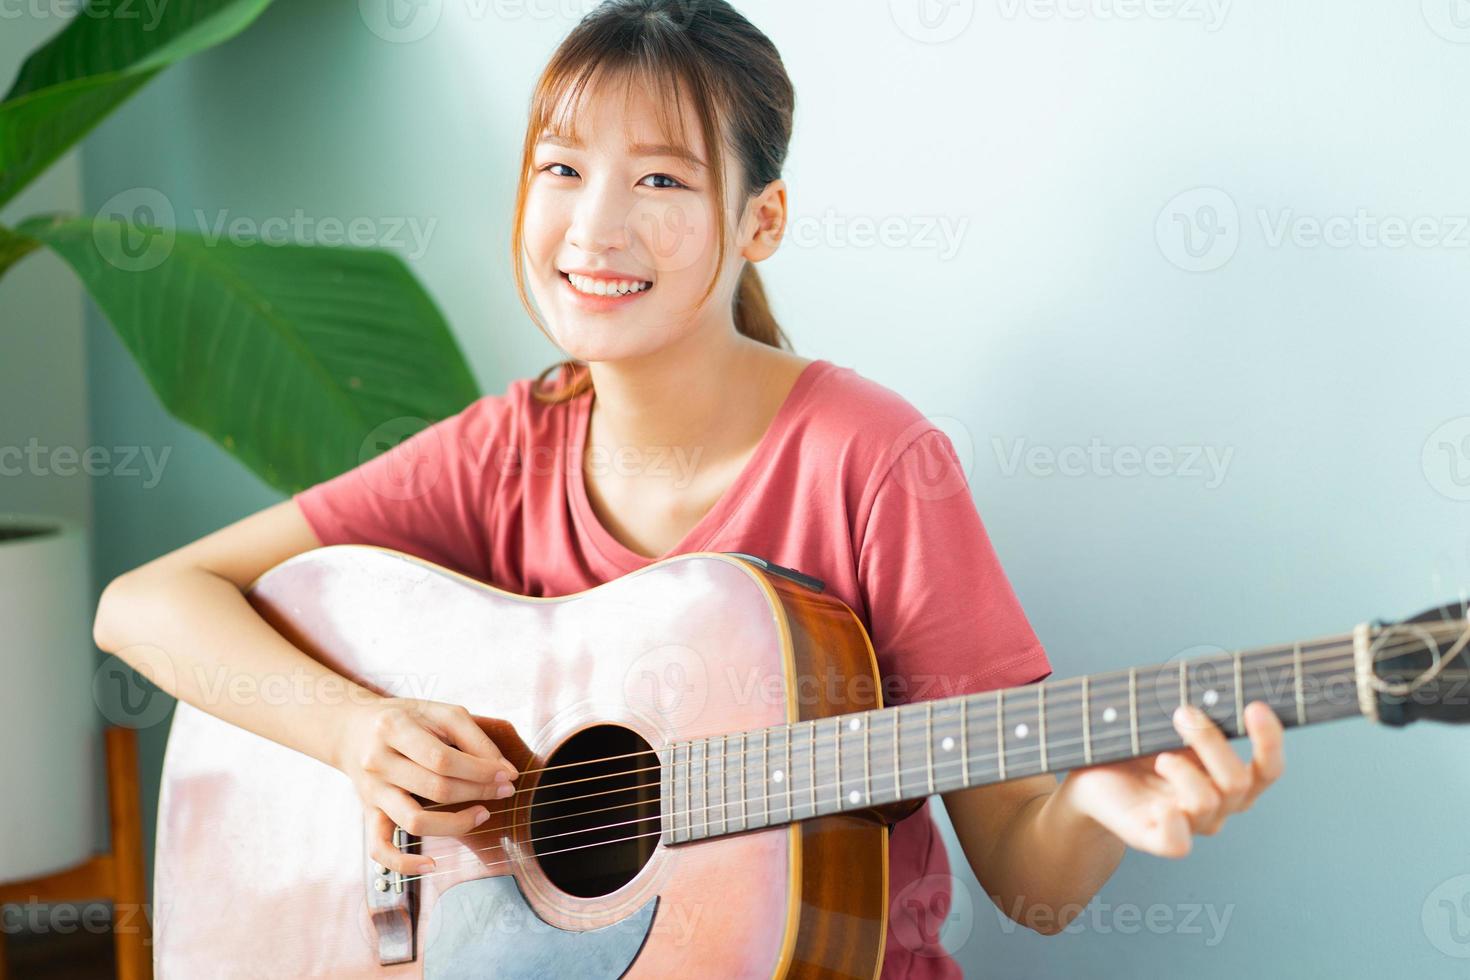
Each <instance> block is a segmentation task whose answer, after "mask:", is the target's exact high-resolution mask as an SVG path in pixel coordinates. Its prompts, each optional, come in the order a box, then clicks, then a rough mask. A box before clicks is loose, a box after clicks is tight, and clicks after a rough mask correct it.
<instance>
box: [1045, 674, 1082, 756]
mask: <svg viewBox="0 0 1470 980" xmlns="http://www.w3.org/2000/svg"><path fill="white" fill-rule="evenodd" d="M1044 684H1045V687H1044V688H1043V687H1042V684H1041V683H1038V684H1037V688H1038V690H1037V698H1038V699H1039V701H1040V705H1041V707H1040V716H1041V717H1040V718H1039V720H1038V724H1039V725H1040V727H1041V735H1040V740H1041V745H1042V748H1043V749H1044V750H1045V753H1046V754H1045V757H1044V762H1043V764H1044V765H1045V766H1046V769H1045V770H1043V771H1045V772H1055V771H1057V770H1060V769H1073V768H1076V767H1077V766H1085V765H1087V764H1088V761H1087V760H1088V757H1089V753H1090V744H1089V738H1090V736H1089V735H1088V733H1087V727H1088V725H1087V685H1086V683H1085V678H1074V679H1071V680H1064V681H1050V680H1049V681H1045V682H1044Z"/></svg>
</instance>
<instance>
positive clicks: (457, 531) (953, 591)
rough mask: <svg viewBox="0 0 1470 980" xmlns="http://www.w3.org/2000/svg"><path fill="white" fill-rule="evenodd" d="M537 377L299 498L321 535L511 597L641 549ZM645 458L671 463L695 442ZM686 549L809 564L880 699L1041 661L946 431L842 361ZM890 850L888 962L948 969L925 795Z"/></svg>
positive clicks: (813, 367) (896, 968)
mask: <svg viewBox="0 0 1470 980" xmlns="http://www.w3.org/2000/svg"><path fill="white" fill-rule="evenodd" d="M533 383H534V379H532V378H522V379H519V380H516V381H513V382H511V383H510V385H509V386H508V387H507V390H506V392H505V393H504V394H500V395H485V396H482V397H481V398H479V399H477V400H476V401H474V402H472V403H471V404H470V405H469V406H467V407H466V408H464V409H463V410H462V411H460V412H459V413H458V414H456V415H453V416H450V417H449V418H446V419H444V420H442V421H440V422H438V423H436V424H434V425H432V426H429V427H428V428H426V429H424V430H423V431H421V432H418V433H416V434H415V435H413V436H412V437H410V438H408V439H405V440H404V441H403V442H401V443H399V444H398V445H397V446H395V447H394V448H392V449H390V450H388V451H387V452H384V453H382V454H380V455H378V456H375V457H373V458H372V459H370V460H368V461H367V462H365V463H363V464H362V465H360V466H358V467H356V468H355V469H352V470H349V471H347V472H346V473H343V474H341V475H339V476H337V477H335V478H333V479H330V480H326V481H324V482H322V483H319V484H317V485H316V486H313V487H310V488H308V489H306V490H304V491H302V492H300V493H298V494H296V495H295V500H296V502H297V504H298V505H299V506H300V508H301V510H302V513H303V514H305V516H306V519H307V521H308V522H309V523H310V524H311V526H312V528H313V529H314V530H315V531H316V533H317V536H318V537H320V538H321V540H322V543H323V544H327V545H331V544H341V543H360V544H372V545H378V546H381V547H385V548H392V549H394V550H397V551H402V552H405V553H407V554H410V555H415V556H417V557H420V558H423V559H425V560H427V561H432V562H434V563H436V564H439V565H444V566H446V567H449V568H452V569H454V570H455V571H458V572H461V573H462V574H465V575H469V576H471V577H473V578H476V579H479V580H481V581H483V582H487V583H489V584H492V585H494V586H496V587H498V588H501V589H504V590H506V591H510V592H515V593H518V594H521V595H530V596H542V597H544V596H560V595H568V594H571V593H574V592H582V591H585V590H587V589H591V588H593V587H595V586H597V585H599V584H601V583H603V582H607V581H609V580H611V579H614V578H618V577H620V576H623V575H626V574H628V573H629V572H632V571H635V570H637V569H639V568H642V567H644V566H646V565H649V564H651V563H652V562H653V561H655V559H650V558H646V557H644V556H642V555H639V554H638V553H636V552H634V551H632V550H630V549H629V548H627V547H625V546H624V545H622V544H621V543H620V542H619V541H618V540H617V539H616V538H614V537H613V536H612V534H610V533H609V532H608V531H607V529H606V528H604V527H603V525H602V523H601V522H600V521H599V520H598V518H597V516H596V514H595V513H594V511H593V510H592V507H591V505H590V503H589V501H588V498H587V492H586V486H585V484H584V483H583V479H582V467H581V465H580V461H581V460H582V458H583V453H582V449H583V446H584V444H585V439H586V435H587V423H588V418H589V414H590V409H591V405H592V399H593V398H594V397H595V394H594V393H591V392H588V393H584V394H583V395H580V396H578V397H577V398H575V399H572V400H571V401H569V402H566V403H563V404H561V405H556V406H548V405H543V404H541V403H540V402H537V401H536V400H534V399H533V398H532V397H531V385H532V384H533ZM604 462H606V463H608V464H611V465H616V464H617V461H616V459H612V460H607V461H604ZM637 462H638V465H650V466H657V465H665V466H667V467H668V468H669V472H670V474H671V475H672V476H675V477H677V475H678V474H679V473H680V472H687V470H680V469H679V467H680V466H685V467H687V466H689V465H691V464H692V463H693V462H697V460H689V459H687V458H681V457H678V456H675V455H673V454H670V455H669V456H668V458H666V459H664V460H662V461H660V460H657V459H655V458H653V457H651V456H647V455H645V456H643V457H641V458H640V459H639V460H638V461H637ZM694 551H739V552H745V553H748V554H754V555H757V556H759V557H762V558H766V559H769V560H771V561H773V562H775V563H776V564H778V565H784V566H786V567H788V568H795V569H797V570H799V571H802V572H805V573H806V574H808V575H813V576H815V577H816V578H819V579H821V580H822V581H823V582H824V583H826V589H825V591H826V593H827V594H828V595H831V596H834V597H836V598H838V599H840V600H842V601H843V602H844V603H846V604H847V605H848V606H850V607H851V608H852V610H853V611H854V612H855V613H857V615H858V618H859V619H860V620H861V621H862V623H863V626H864V628H865V629H867V631H868V635H869V636H870V637H871V639H872V641H873V649H874V651H875V652H876V654H877V658H878V665H879V672H880V675H881V676H882V677H883V681H884V699H885V703H889V704H896V703H900V702H905V701H921V700H926V699H930V698H939V697H948V696H952V695H956V694H966V693H973V692H977V691H986V690H992V689H995V688H999V687H1010V686H1015V685H1019V684H1027V683H1031V682H1033V681H1038V680H1041V679H1042V678H1044V677H1046V676H1048V675H1049V674H1050V673H1051V664H1050V662H1049V661H1048V659H1047V656H1046V652H1045V650H1044V649H1043V648H1042V646H1041V643H1040V641H1039V640H1038V639H1037V637H1036V634H1035V633H1034V632H1033V631H1032V628H1031V624H1030V623H1029V622H1028V621H1027V619H1026V615H1025V613H1024V612H1023V611H1022V609H1021V606H1020V604H1019V603H1018V602H1017V600H1016V596H1015V593H1014V591H1013V590H1012V588H1011V585H1010V583H1009V581H1008V580H1007V579H1006V576H1005V573H1004V572H1003V571H1002V569H1001V565H1000V562H999V561H998V559H997V558H996V555H995V552H994V550H993V549H992V547H991V544H990V539H989V537H988V536H987V534H986V532H985V529H984V527H983V526H982V525H981V522H980V515H979V513H978V512H977V511H976V509H975V504H974V501H973V500H972V499H971V497H970V493H969V486H968V483H967V479H966V476H965V473H964V470H963V468H962V466H961V464H960V462H959V458H958V456H957V455H956V453H955V451H954V447H953V445H952V443H951V442H950V439H949V437H948V436H947V435H946V434H945V433H944V432H943V431H942V430H941V429H939V428H937V427H936V426H934V425H933V424H932V423H931V422H930V421H929V420H928V419H927V418H926V417H925V416H924V415H923V414H922V413H920V412H919V411H918V410H917V409H916V408H914V407H913V406H912V405H910V404H909V403H908V401H906V400H905V399H904V398H902V397H901V396H899V395H898V394H896V393H895V392H893V391H891V390H889V389H888V388H885V387H883V386H882V385H879V384H877V383H876V382H874V381H870V380H868V379H867V378H864V377H863V376H861V375H859V374H858V373H857V372H855V371H854V370H852V369H851V368H847V367H840V366H838V365H836V364H833V363H832V362H830V361H826V360H816V361H813V362H812V363H810V364H808V365H807V366H806V367H805V369H804V370H803V371H802V373H801V375H800V376H799V377H798V379H797V381H796V383H795V385H794V387H793V388H792V390H791V392H790V394H789V395H788V396H787V398H786V401H785V402H784V403H783V404H782V406H781V408H780V410H779V411H778V412H777V413H776V417H775V419H774V420H773V421H772V423H771V425H770V428H769V429H768V430H767V431H766V434H765V436H764V437H763V438H762V440H761V442H760V443H759V445H758V446H757V448H756V450H755V454H754V456H753V457H752V458H751V459H750V460H749V461H748V462H747V463H746V465H745V468H744V469H743V470H742V471H741V472H740V474H739V475H738V476H737V477H736V479H735V482H734V483H733V484H732V485H731V486H730V488H729V489H728V490H727V491H726V492H725V494H724V496H722V497H721V498H720V499H719V501H718V502H717V503H716V504H715V506H714V507H713V508H712V509H711V510H710V511H709V513H707V514H706V515H705V516H704V517H703V518H702V519H701V520H700V521H699V523H698V524H696V525H695V526H694V527H693V529H691V530H690V531H689V533H688V534H686V535H685V537H684V539H683V540H682V541H680V542H679V543H678V545H676V546H675V547H674V548H673V549H671V550H670V551H669V553H668V555H665V556H664V557H668V556H670V555H677V554H684V553H687V552H694ZM889 854H890V862H889V864H890V867H889V899H890V907H889V932H888V943H887V948H886V951H885V953H884V962H883V974H882V975H883V976H884V977H885V978H900V977H909V978H930V977H958V976H960V971H959V969H958V967H957V965H956V964H955V962H954V960H953V959H951V958H950V957H949V955H948V954H947V953H946V952H945V950H944V948H943V946H942V945H941V944H940V943H939V928H940V926H941V925H942V924H943V922H944V920H945V918H946V917H947V915H948V914H949V910H950V891H951V880H950V877H949V863H948V859H947V856H946V854H945V849H944V844H943V841H942V840H941V838H940V836H939V834H938V832H937V829H936V828H935V825H934V822H933V820H932V819H931V817H930V814H929V807H928V805H927V804H926V805H925V806H923V807H922V808H920V809H919V810H918V811H916V812H915V813H914V814H913V815H911V816H909V817H908V818H906V819H904V820H902V821H900V822H899V823H898V824H897V826H896V827H895V828H894V830H893V834H892V837H891V840H890V848H889ZM977 900H978V897H977ZM976 912H977V914H978V912H979V909H978V908H977V909H976Z"/></svg>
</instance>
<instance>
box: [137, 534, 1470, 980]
mask: <svg viewBox="0 0 1470 980" xmlns="http://www.w3.org/2000/svg"><path fill="white" fill-rule="evenodd" d="M246 597H247V599H248V601H249V602H250V603H251V605H252V606H253V607H254V608H255V609H256V610H257V611H258V612H259V613H260V614H261V615H262V616H263V617H264V618H265V619H266V620H267V621H268V622H270V623H271V624H272V626H273V627H274V628H275V629H277V630H278V631H279V632H280V633H281V634H282V635H284V636H285V637H286V638H287V639H288V640H290V641H291V642H292V643H294V644H296V645H297V646H299V647H300V648H301V649H303V650H305V651H307V652H308V653H309V654H311V655H312V656H313V657H315V658H317V659H319V660H320V661H321V662H322V663H324V664H326V665H327V666H328V667H330V668H331V669H332V670H334V671H336V672H338V673H340V674H344V675H346V676H348V677H351V678H352V679H354V680H356V681H357V682H359V683H361V684H363V685H364V686H365V687H368V688H370V689H372V690H374V691H377V692H379V693H381V694H384V695H391V696H396V697H412V698H428V699H431V700H437V701H447V702H452V703H456V704H461V705H463V706H465V707H466V708H467V709H468V710H469V711H470V712H471V714H472V715H474V716H475V717H476V719H477V720H478V721H479V722H480V724H481V725H482V727H483V728H484V729H485V731H486V732H487V733H488V734H489V735H490V736H491V737H492V738H493V739H494V740H495V742H496V744H497V745H498V746H499V747H500V748H501V750H502V751H503V752H504V753H505V754H506V756H507V758H508V759H509V760H510V761H511V762H512V763H513V764H514V765H515V766H516V767H517V768H518V770H519V771H520V773H521V775H520V778H519V779H518V780H517V781H516V784H515V785H516V792H515V793H514V795H512V796H510V797H508V798H506V799H504V800H485V801H483V804H484V805H485V806H486V807H487V808H488V809H489V811H490V814H491V816H490V819H489V820H488V821H486V822H485V823H484V824H482V825H481V826H480V827H479V828H478V829H476V830H475V831H473V832H470V833H467V834H465V835H463V836H460V837H424V838H419V837H415V836H413V835H412V834H410V833H408V830H410V829H411V828H398V829H396V830H395V834H394V837H395V843H396V846H398V847H399V848H400V849H403V850H408V851H413V852H415V853H424V854H428V855H431V856H432V857H433V858H434V859H435V860H436V862H437V865H436V868H435V870H433V871H431V872H428V873H424V874H417V875H403V874H399V873H397V872H392V871H388V870H387V869H385V868H383V867H381V866H378V865H377V864H376V863H375V862H373V861H372V860H371V859H370V858H369V857H368V851H367V844H366V832H365V824H364V817H363V807H362V804H361V802H360V800H359V798H358V797H357V795H356V792H355V791H354V788H353V787H352V785H351V783H350V781H349V780H348V779H347V777H346V776H344V775H343V774H342V773H341V772H339V771H337V770H336V769H333V768H331V767H329V766H326V765H323V764H322V763H320V762H318V761H316V760H315V759H312V758H310V757H308V756H305V755H303V754H301V753H297V752H295V751H292V750H291V749H288V748H285V747H283V746H281V745H279V744H277V743H275V742H272V741H270V740H268V739H265V738H262V737H260V736H257V735H255V734H252V733H250V732H248V731H246V730H244V729H241V728H237V727H235V726H233V725H231V724H229V723H226V722H224V721H221V720H219V719H217V718H215V717H214V716H213V715H211V714H208V713H206V712H205V711H202V710H199V709H196V708H194V707H192V706H190V705H189V704H187V703H183V702H180V703H179V704H178V706H177V708H176V711H175V714H174V719H173V727H172V730H171V732H170V735H169V741H168V748H167V751H166V755H165V759H164V769H163V784H162V795H161V799H160V810H159V817H158V839H157V860H156V868H155V889H154V897H155V910H154V923H153V926H154V937H155V949H154V961H155V968H156V972H157V973H158V975H159V976H160V977H164V978H188V980H192V978H196V977H204V976H259V977H272V978H276V977H304V976H329V977H337V978H344V977H369V976H371V977H419V976H422V977H430V978H448V977H475V978H484V977H496V978H528V977H591V978H597V977H607V978H612V977H635V978H641V977H658V978H663V977H708V976H722V977H817V976H822V977H875V976H877V975H878V973H879V971H880V969H881V967H882V958H883V949H884V941H885V934H886V930H887V928H888V908H889V901H890V896H889V894H888V881H887V876H888V835H889V828H890V827H891V825H892V824H893V823H894V822H896V821H897V820H898V819H899V818H901V817H902V816H904V815H906V814H907V813H909V812H912V810H914V809H916V808H917V807H918V806H919V804H920V803H921V802H922V801H923V800H924V799H925V798H927V797H928V796H930V795H932V794H935V793H943V792H948V791H950V790H956V789H961V788H965V787H970V786H981V785H985V784H989V783H995V782H1000V781H1004V780H1008V779H1015V778H1018V777H1021V776H1031V775H1035V774H1037V773H1045V772H1054V771H1059V770H1066V769H1071V768H1076V767H1079V766H1086V765H1091V764H1095V763H1104V762H1111V761H1115V760H1120V759H1127V758H1132V757H1135V756H1140V755H1145V754H1149V753H1153V752H1158V751H1160V750H1164V749H1177V748H1181V747H1182V744H1183V743H1182V740H1181V739H1180V738H1179V736H1178V734H1177V733H1176V732H1175V730H1174V728H1173V725H1172V723H1171V721H1170V715H1171V713H1172V711H1173V710H1174V708H1175V707H1177V706H1178V705H1179V704H1181V703H1183V702H1186V701H1187V702H1192V703H1194V704H1197V705H1199V706H1200V707H1201V708H1203V709H1204V710H1205V711H1206V712H1207V713H1208V715H1209V716H1210V718H1211V719H1212V720H1213V721H1214V722H1215V723H1216V724H1218V725H1219V726H1220V728H1221V729H1222V730H1223V731H1224V733H1225V734H1226V735H1228V736H1230V737H1232V738H1235V737H1239V736H1241V735H1242V734H1243V731H1244V730H1243V727H1242V723H1241V717H1242V712H1243V710H1244V706H1245V705H1246V704H1247V703H1249V702H1250V701H1252V700H1256V699H1260V700H1264V701H1266V702H1267V703H1268V704H1270V705H1271V707H1272V708H1273V710H1275V712H1276V713H1277V715H1278V716H1279V717H1280V718H1281V720H1282V722H1283V723H1284V724H1285V725H1287V726H1300V725H1308V724H1315V723H1318V722H1327V721H1332V720H1335V719H1340V718H1347V717H1354V716H1366V717H1368V718H1370V719H1373V720H1375V721H1378V722H1382V723H1385V724H1389V725H1403V724H1406V723H1407V722H1410V721H1413V720H1415V719H1417V718H1431V719H1440V720H1447V721H1464V720H1466V718H1470V710H1467V707H1466V702H1467V691H1466V681H1467V679H1470V671H1467V664H1466V659H1465V657H1464V656H1462V652H1463V651H1464V649H1465V647H1466V644H1467V641H1470V626H1467V622H1466V618H1465V610H1464V608H1463V607H1461V606H1459V605H1456V606H1453V607H1449V606H1446V607H1444V608H1442V609H1435V610H1431V611H1429V612H1427V613H1424V614H1421V615H1419V616H1416V617H1414V618H1413V619H1411V620H1408V621H1405V622H1402V623H1393V624H1390V623H1385V622H1373V623H1364V624H1362V625H1359V626H1357V627H1356V628H1354V629H1352V630H1351V631H1349V632H1347V633H1343V634H1341V635H1336V636H1327V637H1322V638H1318V639H1312V640H1304V641H1301V642H1297V643H1290V644H1286V645H1283V646H1273V647H1268V648H1262V649H1256V650H1249V651H1237V652H1235V653H1231V654H1222V655H1219V656H1206V657H1198V658H1193V659H1181V660H1176V661H1171V662H1168V663H1165V664H1156V665H1153V666H1147V667H1134V668H1129V669H1127V670H1121V671H1112V672H1109V673H1101V674H1093V675H1089V676H1083V677H1080V678H1075V679H1066V680H1054V679H1048V680H1046V681H1043V682H1041V683H1036V684H1028V685H1023V686H1019V687H1012V688H1006V689H1002V690H995V691H987V692H985V693H983V694H972V695H964V696H959V697H947V698H940V699H934V700H923V701H917V702H914V703H911V704H904V705H899V706H895V707H887V708H885V707H883V706H882V686H881V683H880V678H879V675H878V670H877V662H876V660H875V659H874V655H873V649H872V646H871V643H870V641H869V638H868V635H867V633H866V632H865V631H864V628H863V626H862V624H861V623H860V621H859V620H858V618H857V616H856V615H855V614H854V613H853V612H852V610H851V609H849V608H848V607H847V606H846V605H844V604H843V603H842V602H840V601H838V600H837V599H835V598H833V597H831V596H829V595H826V594H824V592H823V583H822V582H820V581H818V580H817V579H814V578H812V577H811V576H808V575H804V574H802V573H801V572H799V571H796V570H793V569H787V568H782V567H780V566H778V565H775V564H773V563H771V562H769V561H766V560H765V559H762V558H760V557H758V556H754V555H746V554H742V553H733V552H709V551H707V552H697V553H692V554H685V555H679V556H675V557H671V558H667V559H664V560H661V561H658V562H656V563H654V564H651V565H649V566H647V567H645V568H643V569H640V570H638V571H636V572H633V573H631V574H628V575H626V576H624V577H622V578H618V579H615V580H612V581H609V582H606V583H604V584H602V585H599V586H598V587H596V588H593V589H589V590H587V591H585V592H581V593H577V594H574V595H568V596H560V597H555V598H533V597H525V596H520V595H515V594H512V593H509V592H505V591H502V590H500V589H497V588H494V587H492V586H489V585H486V584H484V583H481V582H478V581H476V580H474V579H471V578H468V577H465V576H463V575H460V574H457V573H455V572H453V571H451V570H448V569H445V568H442V567H439V566H437V565H435V564H432V563H430V562H425V561H421V560H419V559H416V558H413V557H411V556H409V555H406V554H403V553H400V552H397V551H392V550H389V549H384V548H377V547H372V546H364V545H335V546H330V547H325V548H318V549H316V550H313V551H309V552H306V553H304V554H301V555H297V556H296V557H294V558H292V559H290V560H288V561H285V562H282V563H281V564H279V565H277V566H276V567H274V568H272V569H270V570H269V571H267V572H266V573H264V574H263V575H261V576H260V577H259V578H258V579H257V580H256V581H255V582H254V583H252V584H251V586H250V588H249V589H248V590H247V592H246ZM263 692H264V688H262V693H263ZM308 693H310V692H308ZM222 696H230V695H229V694H228V692H226V693H225V694H224V695H222ZM295 696H300V695H299V694H298V695H295ZM325 696H326V695H323V697H324V698H325ZM421 802H423V803H424V804H425V805H426V806H427V805H430V804H431V801H427V800H423V801H421ZM460 805H461V804H454V806H460ZM462 805H463V806H472V805H474V804H472V803H465V804H462ZM899 938H900V939H901V938H903V937H902V935H900V937H899Z"/></svg>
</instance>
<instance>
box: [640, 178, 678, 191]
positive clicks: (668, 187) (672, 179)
mask: <svg viewBox="0 0 1470 980" xmlns="http://www.w3.org/2000/svg"><path fill="white" fill-rule="evenodd" d="M649 177H653V178H657V179H660V180H667V181H670V182H671V184H665V185H663V187H660V188H658V189H659V190H664V189H670V188H672V187H683V186H684V184H683V183H681V182H680V181H679V180H678V179H676V178H674V177H670V176H669V175H668V174H649V175H648V177H644V178H643V179H644V180H648V178H649Z"/></svg>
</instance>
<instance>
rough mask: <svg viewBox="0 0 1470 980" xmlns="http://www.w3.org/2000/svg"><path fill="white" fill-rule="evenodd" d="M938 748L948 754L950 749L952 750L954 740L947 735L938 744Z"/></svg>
mask: <svg viewBox="0 0 1470 980" xmlns="http://www.w3.org/2000/svg"><path fill="white" fill-rule="evenodd" d="M939 747H940V748H941V749H943V750H944V751H946V752H948V751H949V750H950V749H952V748H954V739H952V738H950V737H949V736H948V735H946V736H944V741H942V742H940V743H939Z"/></svg>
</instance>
